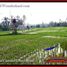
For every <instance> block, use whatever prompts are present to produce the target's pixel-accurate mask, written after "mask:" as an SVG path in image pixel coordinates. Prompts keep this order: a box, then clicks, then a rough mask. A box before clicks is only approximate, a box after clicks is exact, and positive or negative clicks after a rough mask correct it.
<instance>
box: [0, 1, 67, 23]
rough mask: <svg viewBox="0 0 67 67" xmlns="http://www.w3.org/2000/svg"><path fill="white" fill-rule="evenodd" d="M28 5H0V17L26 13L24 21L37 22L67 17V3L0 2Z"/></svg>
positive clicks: (47, 21)
mask: <svg viewBox="0 0 67 67" xmlns="http://www.w3.org/2000/svg"><path fill="white" fill-rule="evenodd" d="M2 4H6V5H11V4H12V5H15V4H16V5H20V4H21V5H29V6H30V7H10V8H9V7H0V19H2V17H3V16H10V15H14V16H17V15H20V16H21V17H22V16H23V14H25V15H26V17H27V18H26V23H30V24H38V23H42V21H43V22H44V23H49V22H50V21H59V19H62V20H65V19H66V17H67V3H57V2H56V3H54V2H53V3H51V2H50V3H49V2H44V3H43V2H42V3H37V2H36V3H35V2H34V3H32V2H28V3H27V2H26V3H25V2H21V3H20V2H19V3H0V5H2Z"/></svg>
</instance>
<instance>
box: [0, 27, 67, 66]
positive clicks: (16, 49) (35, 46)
mask: <svg viewBox="0 0 67 67" xmlns="http://www.w3.org/2000/svg"><path fill="white" fill-rule="evenodd" d="M18 32H19V31H18ZM34 32H36V33H35V34H34ZM30 33H32V34H30ZM9 34H10V31H5V32H0V60H1V61H0V64H7V65H10V64H12V65H13V64H19V65H22V64H45V60H46V59H45V55H43V56H44V57H43V58H42V59H44V60H43V63H42V62H40V61H39V58H38V59H37V56H36V55H37V52H38V51H42V50H43V51H42V52H43V54H44V53H45V51H44V49H46V48H48V47H51V46H54V45H55V44H57V43H60V46H61V48H62V49H63V50H64V51H65V50H67V47H66V46H67V27H48V28H34V29H30V30H29V31H25V32H23V33H22V34H17V35H9ZM31 55H33V56H32V60H30V61H29V60H28V59H27V60H28V61H26V59H25V58H29V57H30V56H31ZM38 56H39V55H38ZM60 56H63V54H61V55H60V53H59V54H58V57H60ZM23 57H24V58H23ZM66 57H67V55H66ZM9 60H10V61H9Z"/></svg>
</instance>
